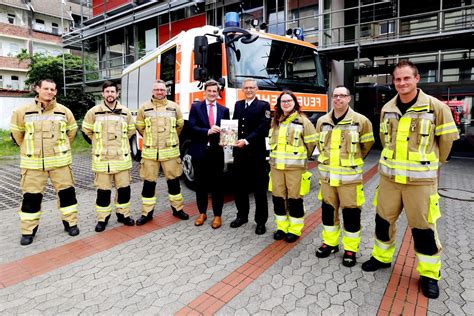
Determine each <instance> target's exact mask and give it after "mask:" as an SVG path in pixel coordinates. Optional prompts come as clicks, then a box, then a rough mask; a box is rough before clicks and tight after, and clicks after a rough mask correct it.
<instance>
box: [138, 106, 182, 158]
mask: <svg viewBox="0 0 474 316" xmlns="http://www.w3.org/2000/svg"><path fill="white" fill-rule="evenodd" d="M183 125H184V120H183V115H182V114H181V110H180V109H179V106H178V105H177V104H176V103H174V102H172V101H169V100H157V99H154V98H153V99H151V100H150V101H148V102H146V103H145V104H143V105H142V106H140V109H139V110H138V114H137V120H136V127H137V130H138V132H139V133H140V134H141V135H142V136H143V149H142V157H143V158H146V159H153V160H160V161H162V160H169V159H172V158H178V157H179V134H180V133H181V130H182V129H183Z"/></svg>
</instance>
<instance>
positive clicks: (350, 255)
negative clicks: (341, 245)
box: [342, 250, 357, 268]
mask: <svg viewBox="0 0 474 316" xmlns="http://www.w3.org/2000/svg"><path fill="white" fill-rule="evenodd" d="M356 263H357V260H356V253H355V252H353V251H347V250H345V251H344V256H342V265H343V266H345V267H348V268H350V267H353V266H355V265H356Z"/></svg>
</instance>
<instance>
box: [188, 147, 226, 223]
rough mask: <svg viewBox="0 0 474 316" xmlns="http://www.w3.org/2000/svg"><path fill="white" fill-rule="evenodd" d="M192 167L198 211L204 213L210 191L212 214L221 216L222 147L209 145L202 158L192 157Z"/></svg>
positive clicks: (222, 198)
mask: <svg viewBox="0 0 474 316" xmlns="http://www.w3.org/2000/svg"><path fill="white" fill-rule="evenodd" d="M193 168H194V180H195V182H196V202H197V206H198V210H199V213H201V214H205V213H206V211H207V200H208V196H209V193H211V197H212V210H213V211H214V216H221V215H222V207H223V206H224V190H223V187H224V183H223V173H224V152H223V150H222V148H221V147H218V148H213V147H209V148H208V149H207V150H206V153H205V154H204V157H203V158H202V159H199V160H195V159H193Z"/></svg>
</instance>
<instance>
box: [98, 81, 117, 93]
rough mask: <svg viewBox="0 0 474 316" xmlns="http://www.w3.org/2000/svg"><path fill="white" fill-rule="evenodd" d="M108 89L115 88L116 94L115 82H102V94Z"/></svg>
mask: <svg viewBox="0 0 474 316" xmlns="http://www.w3.org/2000/svg"><path fill="white" fill-rule="evenodd" d="M108 87H115V91H117V92H118V85H117V84H116V83H115V82H113V81H110V80H107V81H106V82H104V84H103V85H102V92H104V90H105V89H107V88H108Z"/></svg>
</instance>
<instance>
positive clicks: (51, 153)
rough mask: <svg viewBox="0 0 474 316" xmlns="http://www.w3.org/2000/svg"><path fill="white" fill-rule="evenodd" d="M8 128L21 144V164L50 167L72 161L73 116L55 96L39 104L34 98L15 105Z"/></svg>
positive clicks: (65, 164) (33, 166)
mask: <svg viewBox="0 0 474 316" xmlns="http://www.w3.org/2000/svg"><path fill="white" fill-rule="evenodd" d="M10 129H11V132H12V136H13V138H14V139H15V141H16V143H17V144H18V145H19V146H20V157H21V161H20V168H23V169H42V170H51V169H55V168H57V167H63V166H67V165H70V164H71V163H72V155H71V143H72V141H73V140H74V137H75V136H76V132H77V124H76V120H75V119H74V116H73V114H72V112H71V110H69V109H68V108H67V107H65V106H64V105H61V104H59V103H56V101H55V100H53V101H51V102H50V103H49V104H42V103H41V102H40V101H39V100H38V98H36V99H35V102H33V103H30V104H26V105H24V106H22V107H20V108H18V109H16V110H15V111H14V112H13V114H12V118H11V123H10Z"/></svg>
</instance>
